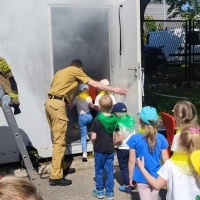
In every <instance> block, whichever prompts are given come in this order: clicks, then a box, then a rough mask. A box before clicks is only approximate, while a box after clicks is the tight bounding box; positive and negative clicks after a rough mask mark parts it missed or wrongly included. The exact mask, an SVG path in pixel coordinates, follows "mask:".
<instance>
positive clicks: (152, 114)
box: [127, 106, 169, 200]
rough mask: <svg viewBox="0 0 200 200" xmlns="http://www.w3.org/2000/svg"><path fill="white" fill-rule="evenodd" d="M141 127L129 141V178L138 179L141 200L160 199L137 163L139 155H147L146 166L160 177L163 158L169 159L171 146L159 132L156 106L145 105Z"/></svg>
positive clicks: (151, 172) (157, 191) (140, 116)
mask: <svg viewBox="0 0 200 200" xmlns="http://www.w3.org/2000/svg"><path fill="white" fill-rule="evenodd" d="M139 118H140V125H141V129H140V130H139V133H137V134H135V135H132V136H131V138H130V139H129V140H128V141H127V145H128V146H129V147H130V152H129V179H130V185H131V186H133V183H132V181H133V180H134V181H136V183H137V188H138V192H139V196H140V199H141V200H147V197H148V200H158V197H159V190H157V189H154V188H153V187H152V186H151V185H149V183H148V181H147V180H146V178H145V177H144V176H143V174H142V172H141V171H140V169H139V168H138V166H137V165H136V158H137V157H142V156H143V157H145V159H146V163H145V167H146V169H147V171H148V172H149V173H150V174H151V175H152V176H153V177H155V178H157V177H158V174H157V171H158V170H159V169H160V167H161V159H162V160H163V161H164V162H165V161H166V160H167V159H168V153H167V148H168V146H169V144H168V142H167V140H166V138H165V137H164V136H163V135H162V134H160V133H158V132H157V129H156V124H157V122H158V114H157V111H156V109H155V108H154V107H151V106H146V107H143V108H142V109H141V111H140V113H139Z"/></svg>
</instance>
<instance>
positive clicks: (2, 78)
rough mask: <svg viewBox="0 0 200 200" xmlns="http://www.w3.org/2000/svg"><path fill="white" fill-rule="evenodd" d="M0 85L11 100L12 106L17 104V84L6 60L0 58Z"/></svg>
mask: <svg viewBox="0 0 200 200" xmlns="http://www.w3.org/2000/svg"><path fill="white" fill-rule="evenodd" d="M0 84H1V86H2V88H3V90H4V92H5V93H6V94H8V95H9V96H10V97H11V99H12V104H13V103H14V104H19V100H18V89H17V83H16V81H15V79H14V76H13V74H12V72H11V69H10V66H9V65H8V63H7V62H6V60H5V59H4V58H2V57H0Z"/></svg>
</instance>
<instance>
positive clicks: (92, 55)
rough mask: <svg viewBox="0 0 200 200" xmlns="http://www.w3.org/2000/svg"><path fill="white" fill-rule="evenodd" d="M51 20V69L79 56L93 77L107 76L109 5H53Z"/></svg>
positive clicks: (64, 64) (60, 66)
mask: <svg viewBox="0 0 200 200" xmlns="http://www.w3.org/2000/svg"><path fill="white" fill-rule="evenodd" d="M51 23H52V24H51V26H52V41H53V42H52V43H53V62H54V72H56V71H57V70H59V69H61V68H63V67H65V66H68V65H70V63H71V61H72V60H73V59H75V58H78V59H81V60H82V61H83V64H84V67H85V69H84V70H85V71H86V73H87V74H88V75H89V76H91V77H92V78H94V79H97V80H99V79H101V78H109V76H110V74H109V68H110V67H109V63H110V61H109V24H108V9H105V8H84V7H81V8H79V7H52V8H51Z"/></svg>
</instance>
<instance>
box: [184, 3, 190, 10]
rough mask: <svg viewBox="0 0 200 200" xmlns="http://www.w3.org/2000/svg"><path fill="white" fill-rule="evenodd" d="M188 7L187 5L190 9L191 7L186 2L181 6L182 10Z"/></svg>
mask: <svg viewBox="0 0 200 200" xmlns="http://www.w3.org/2000/svg"><path fill="white" fill-rule="evenodd" d="M188 7H189V8H190V9H192V7H191V6H189V4H188V3H186V4H185V5H183V6H182V10H187V9H188Z"/></svg>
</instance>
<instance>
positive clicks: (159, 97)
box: [144, 65, 200, 122]
mask: <svg viewBox="0 0 200 200" xmlns="http://www.w3.org/2000/svg"><path fill="white" fill-rule="evenodd" d="M185 72H186V71H185V68H184V67H183V66H168V67H165V68H157V69H156V70H154V71H153V73H152V72H148V71H147V72H146V73H148V74H145V77H147V79H146V83H145V102H144V105H151V106H154V107H155V108H157V111H158V113H159V114H160V113H161V112H167V113H169V114H172V109H173V107H174V105H175V104H176V103H177V102H178V101H183V100H188V101H191V102H192V103H193V104H194V105H195V107H196V109H197V113H198V114H199V117H198V118H199V122H200V66H199V65H196V66H195V67H194V76H192V78H191V79H190V81H188V80H187V78H186V76H185ZM198 80H199V81H198Z"/></svg>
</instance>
